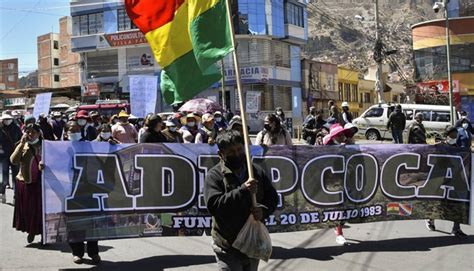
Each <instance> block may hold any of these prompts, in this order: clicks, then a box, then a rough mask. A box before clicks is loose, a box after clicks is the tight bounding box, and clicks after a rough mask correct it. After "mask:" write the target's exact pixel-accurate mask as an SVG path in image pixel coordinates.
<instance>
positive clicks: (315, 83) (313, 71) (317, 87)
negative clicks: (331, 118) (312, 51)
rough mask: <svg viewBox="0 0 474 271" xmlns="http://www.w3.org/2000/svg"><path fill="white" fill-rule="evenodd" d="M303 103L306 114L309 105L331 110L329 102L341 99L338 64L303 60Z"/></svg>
mask: <svg viewBox="0 0 474 271" xmlns="http://www.w3.org/2000/svg"><path fill="white" fill-rule="evenodd" d="M302 84H303V104H305V105H306V106H305V109H306V111H305V112H304V113H305V115H306V114H308V110H309V107H311V106H315V107H316V108H317V109H318V110H320V109H322V110H324V112H325V114H326V115H327V114H328V112H329V108H328V102H329V101H330V100H333V101H339V93H338V91H337V65H336V64H332V63H324V62H318V61H313V60H308V59H303V61H302Z"/></svg>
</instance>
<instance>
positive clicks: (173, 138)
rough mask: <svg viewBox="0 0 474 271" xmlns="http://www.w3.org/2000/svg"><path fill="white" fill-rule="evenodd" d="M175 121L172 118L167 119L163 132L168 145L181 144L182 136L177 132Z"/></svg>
mask: <svg viewBox="0 0 474 271" xmlns="http://www.w3.org/2000/svg"><path fill="white" fill-rule="evenodd" d="M177 128H178V127H177V125H176V121H175V120H174V119H173V117H170V118H168V121H167V122H166V129H165V130H163V135H164V136H165V137H166V140H167V141H168V142H170V143H183V135H182V134H181V133H180V132H179V131H178V129H177Z"/></svg>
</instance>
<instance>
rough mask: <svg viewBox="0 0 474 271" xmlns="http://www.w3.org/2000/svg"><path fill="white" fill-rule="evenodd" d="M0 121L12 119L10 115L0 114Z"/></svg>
mask: <svg viewBox="0 0 474 271" xmlns="http://www.w3.org/2000/svg"><path fill="white" fill-rule="evenodd" d="M1 118H2V120H9V119H13V117H12V115H10V114H2V117H1Z"/></svg>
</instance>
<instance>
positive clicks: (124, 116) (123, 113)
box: [118, 110, 130, 118]
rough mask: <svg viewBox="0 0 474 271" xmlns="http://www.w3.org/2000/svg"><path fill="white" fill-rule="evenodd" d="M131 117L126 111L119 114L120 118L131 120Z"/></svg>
mask: <svg viewBox="0 0 474 271" xmlns="http://www.w3.org/2000/svg"><path fill="white" fill-rule="evenodd" d="M129 117H130V115H129V114H128V113H127V112H125V111H124V110H122V111H120V113H119V114H118V118H129Z"/></svg>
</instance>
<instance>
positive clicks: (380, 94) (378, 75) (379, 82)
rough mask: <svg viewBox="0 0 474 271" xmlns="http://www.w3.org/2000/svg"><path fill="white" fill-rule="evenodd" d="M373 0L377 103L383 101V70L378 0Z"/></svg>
mask: <svg viewBox="0 0 474 271" xmlns="http://www.w3.org/2000/svg"><path fill="white" fill-rule="evenodd" d="M374 1H375V40H376V41H375V48H374V60H375V63H376V64H377V73H376V75H375V91H376V92H377V99H378V102H379V103H384V100H383V90H384V84H383V78H382V77H383V70H382V60H383V55H382V49H383V48H382V47H383V46H382V40H381V39H380V29H379V1H378V0H374Z"/></svg>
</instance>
